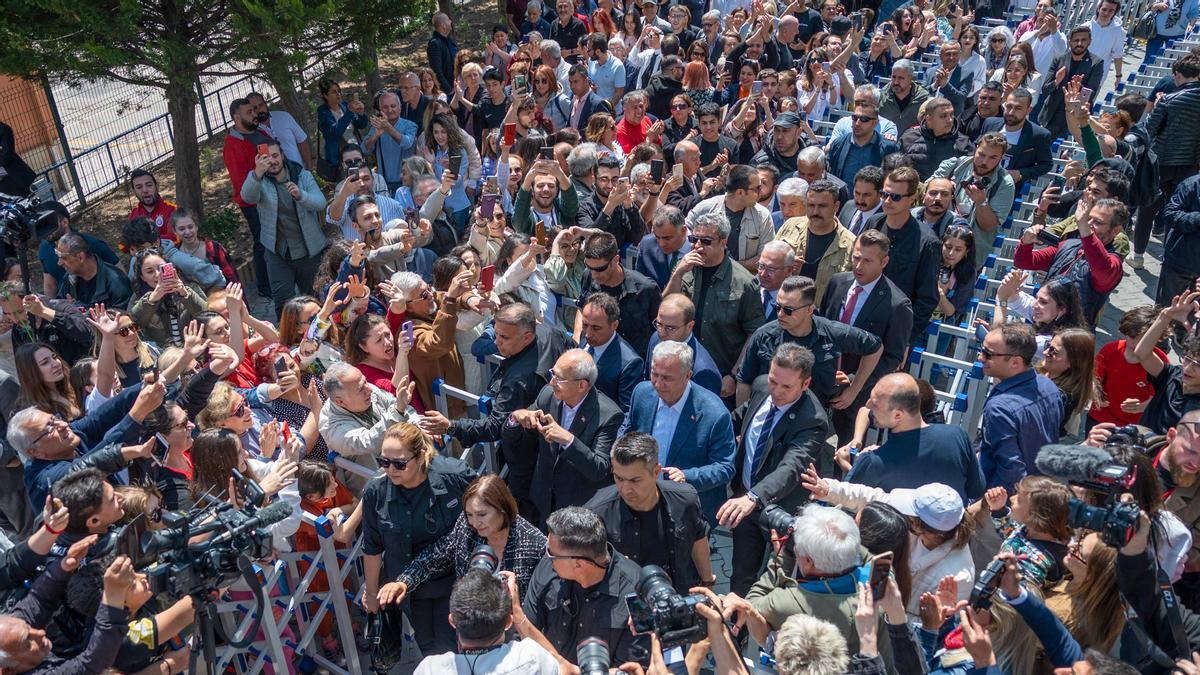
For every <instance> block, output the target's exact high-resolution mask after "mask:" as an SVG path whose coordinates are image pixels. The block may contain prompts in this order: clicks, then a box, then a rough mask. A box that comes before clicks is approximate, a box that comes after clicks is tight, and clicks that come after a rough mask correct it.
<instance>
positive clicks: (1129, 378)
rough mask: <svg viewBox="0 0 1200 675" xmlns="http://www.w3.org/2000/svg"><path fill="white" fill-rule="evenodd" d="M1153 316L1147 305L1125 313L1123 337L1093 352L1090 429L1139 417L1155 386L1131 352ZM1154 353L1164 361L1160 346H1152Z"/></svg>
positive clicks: (1153, 311) (1119, 423)
mask: <svg viewBox="0 0 1200 675" xmlns="http://www.w3.org/2000/svg"><path fill="white" fill-rule="evenodd" d="M1155 316H1157V312H1156V311H1155V310H1154V307H1152V306H1150V305H1146V306H1145V307H1138V308H1136V309H1132V310H1130V311H1128V312H1126V313H1125V316H1122V317H1121V324H1120V327H1119V329H1120V331H1121V335H1124V336H1125V339H1123V340H1117V341H1115V342H1110V343H1108V344H1106V345H1104V346H1103V347H1101V348H1100V352H1099V353H1098V354H1096V374H1095V376H1096V389H1097V392H1096V400H1095V401H1094V402H1093V403H1092V408H1091V410H1089V411H1088V419H1087V427H1088V428H1089V429H1090V428H1092V427H1094V426H1095V425H1097V424H1100V423H1101V422H1112V423H1113V424H1116V425H1125V424H1137V423H1138V422H1139V421H1140V420H1141V419H1142V411H1144V410H1145V409H1146V405H1147V404H1148V403H1149V402H1150V399H1151V398H1152V397H1153V396H1154V385H1152V384H1150V378H1149V377H1148V376H1147V374H1146V369H1145V368H1143V367H1142V364H1141V363H1140V362H1139V361H1138V360H1137V357H1135V356H1134V355H1133V351H1134V348H1135V347H1137V344H1138V341H1139V340H1141V338H1142V335H1143V334H1145V332H1146V330H1147V329H1148V328H1149V327H1150V324H1151V323H1153V322H1154V317H1155ZM1154 353H1155V355H1157V356H1158V358H1160V359H1162V361H1163V363H1166V362H1167V355H1166V353H1164V352H1163V351H1162V350H1161V349H1158V348H1155V350H1154Z"/></svg>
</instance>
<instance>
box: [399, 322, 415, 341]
mask: <svg viewBox="0 0 1200 675" xmlns="http://www.w3.org/2000/svg"><path fill="white" fill-rule="evenodd" d="M400 327H401V328H402V329H404V336H405V337H406V338H408V343H409V344H414V343H416V341H417V340H416V338H414V337H413V322H411V321H405V322H404V323H402V324H400Z"/></svg>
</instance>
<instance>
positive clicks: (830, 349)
mask: <svg viewBox="0 0 1200 675" xmlns="http://www.w3.org/2000/svg"><path fill="white" fill-rule="evenodd" d="M816 302H817V291H816V285H815V284H814V283H813V280H812V279H811V278H809V277H804V276H792V277H788V278H787V279H786V280H785V281H784V282H783V285H782V286H780V288H779V318H778V319H776V320H775V321H770V322H767V323H765V324H763V326H762V328H759V329H758V330H756V331H754V335H753V336H751V337H750V342H749V344H747V345H746V352H745V356H744V358H743V359H742V364H741V367H740V368H739V369H738V372H737V379H738V385H737V391H738V396H737V398H738V403H739V404H742V403H745V402H746V401H748V400H750V399H751V398H752V397H753V395H754V391H755V389H758V390H761V389H762V383H761V382H760V383H758V386H757V387H755V380H757V379H759V378H760V377H764V376H766V375H767V374H768V371H769V369H770V364H771V359H773V358H774V357H775V352H776V351H777V350H778V349H779V345H781V344H795V345H799V346H801V347H804V348H805V349H807V350H809V351H810V352H812V353H813V354H819V355H820V360H819V361H817V362H815V363H814V364H813V366H812V367H811V368H810V369H809V376H810V377H811V378H812V383H811V385H810V388H811V389H812V392H813V394H815V395H816V397H817V400H818V401H820V402H821V405H822V406H823V407H825V406H829V405H830V404H831V403H834V402H842V401H844V402H846V403H849V402H852V401H854V400H855V399H856V398H858V395H859V393H860V392H862V391H870V389H869V388H864V387H865V386H866V385H867V384H868V380H869V378H870V376H871V373H872V372H873V371H875V369H876V368H875V365H876V364H877V363H878V362H879V359H880V357H881V356H882V355H883V342H882V341H881V339H880V338H879V337H877V336H875V335H873V334H871V333H869V332H867V331H865V330H862V329H860V328H855V327H854V326H852V325H850V324H848V323H842V322H840V321H836V320H834V319H829V318H826V316H827V315H817V306H816ZM843 355H855V356H858V357H861V361H859V362H858V363H857V369H856V370H855V371H854V372H853V373H849V374H852V375H853V376H854V379H853V381H852V382H851V383H850V385H849V386H848V387H845V388H841V389H840V390H839V387H840V385H839V384H838V377H837V373H838V370H839V361H840V360H842V359H843ZM834 404H835V405H836V403H834ZM825 459H828V457H826V458H825ZM830 468H831V467H830Z"/></svg>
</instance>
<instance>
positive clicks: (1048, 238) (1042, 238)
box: [1037, 230, 1062, 246]
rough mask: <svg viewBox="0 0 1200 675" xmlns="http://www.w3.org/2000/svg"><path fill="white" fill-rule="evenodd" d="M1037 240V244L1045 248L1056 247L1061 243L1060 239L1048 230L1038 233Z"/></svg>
mask: <svg viewBox="0 0 1200 675" xmlns="http://www.w3.org/2000/svg"><path fill="white" fill-rule="evenodd" d="M1037 240H1038V243H1040V244H1045V245H1046V246H1058V245H1059V244H1061V243H1062V237H1060V236H1058V235H1057V234H1054V233H1053V232H1051V231H1049V230H1042V231H1041V232H1038V236H1037Z"/></svg>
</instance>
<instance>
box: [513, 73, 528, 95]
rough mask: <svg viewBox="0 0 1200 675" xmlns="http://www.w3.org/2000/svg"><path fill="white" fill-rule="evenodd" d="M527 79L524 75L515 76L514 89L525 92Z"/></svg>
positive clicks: (517, 91)
mask: <svg viewBox="0 0 1200 675" xmlns="http://www.w3.org/2000/svg"><path fill="white" fill-rule="evenodd" d="M525 87H526V81H525V76H524V75H517V76H516V77H514V78H513V91H514V92H515V93H518V94H524V93H525Z"/></svg>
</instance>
